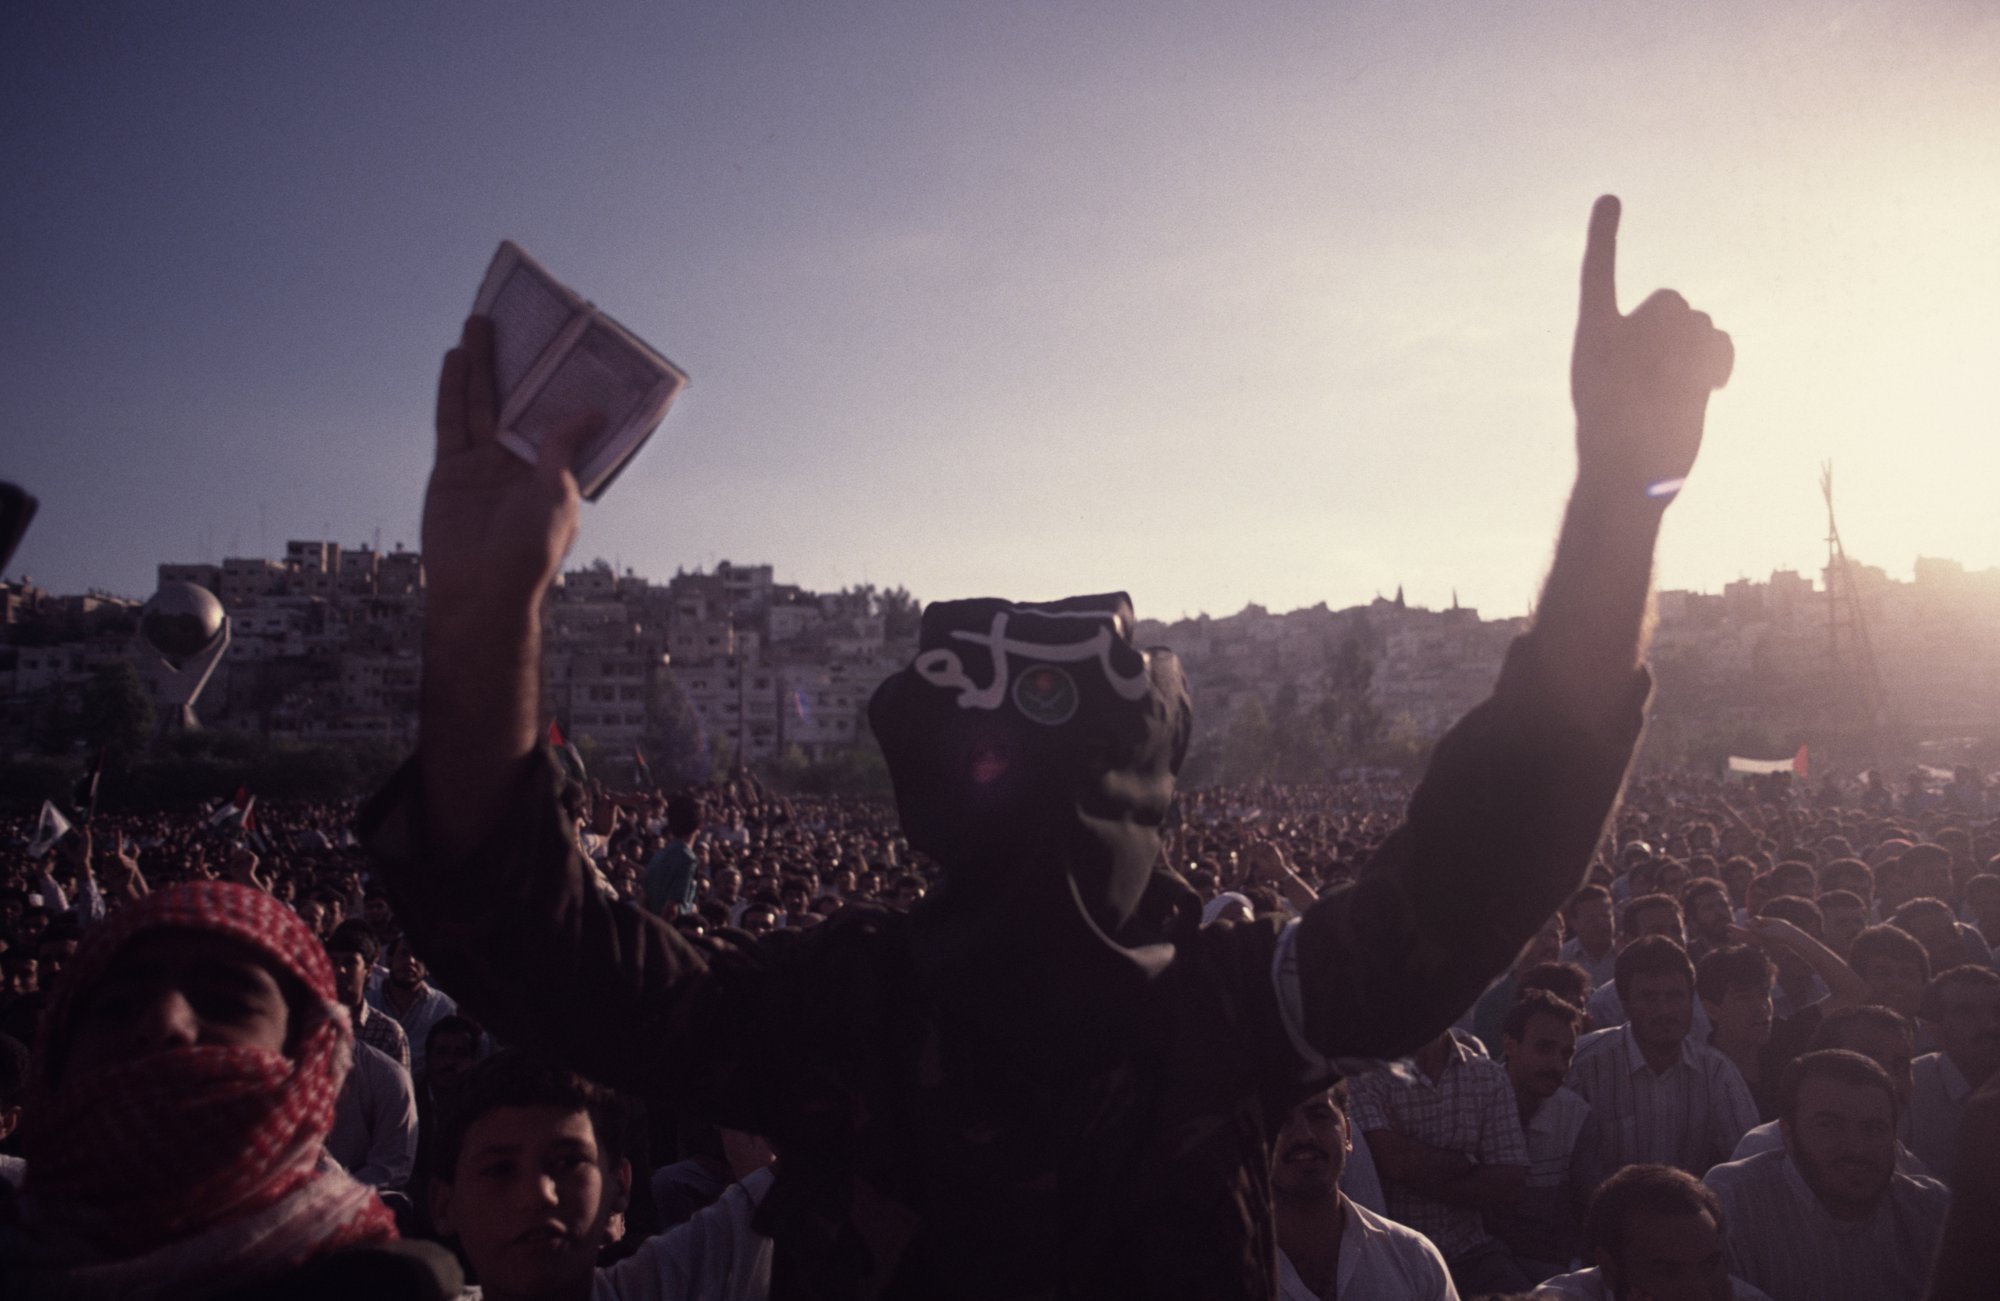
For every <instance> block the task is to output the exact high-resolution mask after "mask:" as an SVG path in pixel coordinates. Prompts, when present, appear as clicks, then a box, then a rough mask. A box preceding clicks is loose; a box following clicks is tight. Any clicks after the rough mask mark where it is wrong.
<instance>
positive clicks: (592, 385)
mask: <svg viewBox="0 0 2000 1301" xmlns="http://www.w3.org/2000/svg"><path fill="white" fill-rule="evenodd" d="M472 310H473V312H474V314H476V315H480V316H486V317H490V318H491V319H492V321H493V354H494V356H493V363H494V380H495V383H496V385H497V387H498V389H499V396H500V429H499V442H500V444H501V446H503V447H505V448H507V449H508V450H509V451H511V452H513V453H514V454H515V455H517V456H519V457H521V458H522V459H524V460H526V461H527V462H528V463H529V464H530V465H532V464H534V462H535V459H536V456H537V454H538V453H539V451H540V449H541V445H542V439H544V438H545V437H547V436H548V434H549V432H550V431H551V430H553V429H554V428H555V427H556V426H557V425H558V424H560V423H561V422H562V421H563V420H564V419H565V418H567V417H569V416H571V415H574V414H575V413H576V412H578V411H582V410H586V409H591V408H595V409H596V410H598V411H601V412H603V413H604V416H605V422H604V428H603V429H602V430H600V431H599V432H598V433H597V434H596V436H595V437H593V438H591V439H590V441H589V442H587V443H585V444H584V446H583V448H582V450H581V451H580V452H579V453H578V455H577V460H576V465H575V466H574V470H575V473H576V482H577V487H578V489H579V491H581V492H582V494H583V496H584V497H585V499H586V500H590V501H595V500H596V499H597V497H598V495H599V494H600V493H602V492H603V491H604V490H605V489H606V488H607V487H609V486H610V485H611V481H612V480H613V479H614V478H616V477H617V475H618V472H619V471H620V470H622V469H624V468H625V463H626V462H627V461H629V460H631V458H632V455H633V453H635V452H637V451H638V450H639V448H640V447H641V446H643V445H644V444H645V442H646V439H647V438H649V437H651V436H652V433H653V430H655V429H656V428H658V427H659V424H660V420H661V418H662V417H664V416H665V415H666V414H667V407H668V406H669V405H671V404H672V402H673V400H674V398H675V397H676V396H677V395H678V394H679V393H680V391H681V390H682V389H684V388H686V387H687V383H688V377H687V374H686V372H684V371H683V370H681V368H680V367H678V366H676V365H674V364H673V363H672V362H671V361H668V360H667V359H666V358H665V357H663V356H661V355H660V354H659V353H658V352H656V351H654V350H653V348H652V347H650V346H649V345H648V344H647V343H646V342H645V340H643V339H641V338H640V337H639V336H638V335H636V334H633V333H632V332H631V331H630V330H628V329H626V328H625V327H624V326H622V325H620V324H619V323H618V322H617V321H615V320H613V319H611V317H609V316H607V315H605V314H604V313H603V312H602V311H600V310H598V308H597V307H596V306H595V305H594V304H592V303H590V302H587V301H586V300H585V299H584V298H583V297H582V296H581V295H579V294H578V293H577V292H576V291H575V290H573V289H571V288H570V287H569V286H567V285H565V284H563V283H562V282H561V281H560V280H557V279H556V278H555V277H554V276H552V275H550V274H549V272H548V270H547V269H546V268H545V267H543V266H542V264H541V263H539V262H537V261H535V259H534V258H532V257H530V256H529V255H528V253H527V251H526V250H524V249H523V248H521V246H520V245H518V244H516V243H514V241H512V240H505V241H502V243H501V245H500V251H499V252H497V253H495V254H494V255H493V261H492V263H491V265H489V266H488V267H487V268H486V278H485V279H484V280H483V281H481V282H480V286H479V296H478V298H477V299H475V300H474V302H473V305H472Z"/></svg>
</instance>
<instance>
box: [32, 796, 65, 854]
mask: <svg viewBox="0 0 2000 1301" xmlns="http://www.w3.org/2000/svg"><path fill="white" fill-rule="evenodd" d="M68 834H69V819H68V818H66V817H64V816H63V815H62V810H61V809H58V808H57V807H56V806H55V805H53V804H51V803H50V802H49V801H47V800H43V801H42V816H41V817H40V818H39V819H37V820H36V822H35V838H34V839H33V840H32V841H30V842H29V843H28V857H29V858H40V857H41V856H42V855H43V854H46V853H48V852H49V851H50V850H51V849H54V848H55V847H56V842H57V841H58V840H61V839H62V838H63V837H64V836H67V835H68Z"/></svg>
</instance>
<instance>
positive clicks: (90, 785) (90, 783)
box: [69, 746, 104, 825]
mask: <svg viewBox="0 0 2000 1301" xmlns="http://www.w3.org/2000/svg"><path fill="white" fill-rule="evenodd" d="M103 776H104V747H101V746H100V747H99V748H98V751H97V759H96V761H95V762H93V763H92V764H91V765H90V767H89V768H87V769H85V770H84V774H83V776H81V777H79V778H77V780H76V789H75V790H74V791H72V792H71V793H70V799H69V803H70V807H71V808H72V809H74V810H75V811H76V817H77V821H79V822H82V823H84V824H86V825H88V824H89V822H90V820H91V818H93V817H95V816H96V815H97V783H98V782H99V780H101V779H102V778H103Z"/></svg>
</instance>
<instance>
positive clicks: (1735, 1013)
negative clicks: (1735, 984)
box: [1702, 985, 1771, 1047]
mask: <svg viewBox="0 0 2000 1301" xmlns="http://www.w3.org/2000/svg"><path fill="white" fill-rule="evenodd" d="M1702 1006H1703V1008H1705V1009H1706V1010H1707V1012H1708V1019H1709V1021H1710V1022H1711V1023H1713V1025H1714V1026H1715V1037H1716V1038H1717V1039H1718V1040H1723V1041H1726V1042H1728V1043H1731V1044H1755V1045H1757V1046H1758V1047H1762V1046H1763V1045H1765V1044H1767V1043H1769V1042H1771V987H1770V986H1769V985H1764V986H1761V987H1759V988H1756V989H1732V990H1730V991H1729V992H1728V993H1727V994H1724V995H1723V996H1722V1001H1721V1002H1720V1003H1710V1002H1707V1001H1706V1000H1704V1001H1703V1003H1702Z"/></svg>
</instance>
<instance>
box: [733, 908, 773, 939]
mask: <svg viewBox="0 0 2000 1301" xmlns="http://www.w3.org/2000/svg"><path fill="white" fill-rule="evenodd" d="M741 924H742V927H743V929H744V930H746V931H748V932H750V934H752V935H756V936H763V935H768V934H769V933H770V932H772V931H774V930H776V929H777V927H778V918H777V915H776V914H775V913H773V912H772V911H771V909H770V907H769V906H768V905H759V906H757V907H755V908H746V909H744V910H743V920H742V923H741Z"/></svg>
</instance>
